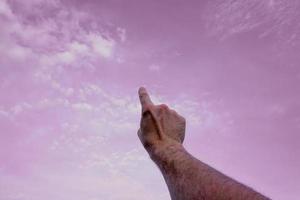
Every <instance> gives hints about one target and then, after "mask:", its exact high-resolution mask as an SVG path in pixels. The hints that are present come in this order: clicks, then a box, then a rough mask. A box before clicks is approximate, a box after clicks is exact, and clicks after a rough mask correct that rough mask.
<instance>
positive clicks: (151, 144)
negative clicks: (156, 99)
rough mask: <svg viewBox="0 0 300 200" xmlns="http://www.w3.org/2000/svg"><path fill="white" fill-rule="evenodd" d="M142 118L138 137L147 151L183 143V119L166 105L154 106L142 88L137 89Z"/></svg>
mask: <svg viewBox="0 0 300 200" xmlns="http://www.w3.org/2000/svg"><path fill="white" fill-rule="evenodd" d="M138 93H139V98H140V102H141V106H142V116H141V122H140V129H139V130H138V136H139V138H140V140H141V142H142V144H143V146H144V147H145V149H146V150H147V151H151V150H152V149H153V148H159V147H160V146H165V144H169V143H180V144H182V143H183V140H184V136H185V124H186V122H185V119H184V118H183V117H182V116H180V115H179V114H178V113H177V112H176V111H175V110H172V109H170V108H169V107H168V106H167V105H165V104H161V105H154V104H153V103H152V101H151V99H150V97H149V94H148V93H147V90H146V89H145V88H144V87H141V88H139V91H138Z"/></svg>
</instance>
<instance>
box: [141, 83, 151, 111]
mask: <svg viewBox="0 0 300 200" xmlns="http://www.w3.org/2000/svg"><path fill="white" fill-rule="evenodd" d="M139 97H140V102H141V105H142V108H145V106H147V105H153V103H152V101H151V99H150V97H149V94H148V92H147V90H146V88H144V87H140V89H139Z"/></svg>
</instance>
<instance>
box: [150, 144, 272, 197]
mask: <svg viewBox="0 0 300 200" xmlns="http://www.w3.org/2000/svg"><path fill="white" fill-rule="evenodd" d="M149 154H150V157H151V159H152V160H153V161H154V162H155V163H156V164H157V166H158V167H159V169H160V171H161V172H162V174H163V177H164V179H165V181H166V183H167V185H168V188H169V192H170V195H171V198H172V200H204V199H209V200H211V199H216V200H221V199H233V200H235V199H243V200H245V199H251V200H258V199H268V198H266V197H264V196H263V195H261V194H259V193H257V192H255V191H254V190H253V189H251V188H249V187H247V186H245V185H242V184H240V183H238V182H237V181H235V180H233V179H231V178H229V177H227V176H225V175H224V174H222V173H220V172H218V171H217V170H215V169H213V168H211V167H210V166H208V165H206V164H205V163H203V162H201V161H199V160H198V159H196V158H195V157H193V156H192V155H190V154H189V153H188V152H187V151H186V150H185V149H184V147H183V146H182V145H181V144H179V143H172V144H168V145H164V147H160V148H156V149H154V150H152V151H151V152H150V153H149Z"/></svg>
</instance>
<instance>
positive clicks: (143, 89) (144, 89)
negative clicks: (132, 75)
mask: <svg viewBox="0 0 300 200" xmlns="http://www.w3.org/2000/svg"><path fill="white" fill-rule="evenodd" d="M144 92H147V90H146V88H145V87H143V86H141V87H140V88H139V90H138V93H139V94H141V93H144Z"/></svg>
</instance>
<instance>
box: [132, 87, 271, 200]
mask: <svg viewBox="0 0 300 200" xmlns="http://www.w3.org/2000/svg"><path fill="white" fill-rule="evenodd" d="M138 93H139V98H140V103H141V106H142V116H141V122H140V128H139V130H138V137H139V139H140V140H141V142H142V144H143V146H144V148H145V149H146V150H147V152H148V154H149V156H150V158H151V159H152V160H153V161H154V162H155V163H156V165H157V166H158V168H159V169H160V171H161V173H162V175H163V177H164V179H165V182H166V184H167V186H168V189H169V193H170V195H171V199H172V200H204V199H205V200H217V199H218V200H225V199H226V200H229V199H231V200H239V199H241V200H242V199H243V200H248V199H249V200H250V199H251V200H258V199H259V200H262V199H269V198H267V197H265V196H263V195H262V194H260V193H258V192H256V191H254V190H253V189H252V188H250V187H247V186H245V185H243V184H241V183H239V182H237V181H235V180H233V179H232V178H230V177H228V176H226V175H224V174H222V173H221V172H219V171H217V170H215V169H214V168H212V167H210V166H208V165H207V164H205V163H203V162H201V161H200V160H198V159H197V158H195V157H193V156H192V155H191V154H190V153H188V152H187V151H186V149H185V148H184V147H183V141H184V137H185V124H186V123H185V119H184V118H183V117H182V116H180V115H179V114H178V113H177V112H176V111H174V110H172V109H170V108H169V107H168V106H167V105H165V104H161V105H154V104H153V103H152V101H151V99H150V97H149V94H148V93H147V91H146V89H145V88H144V87H141V88H139V91H138Z"/></svg>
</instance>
